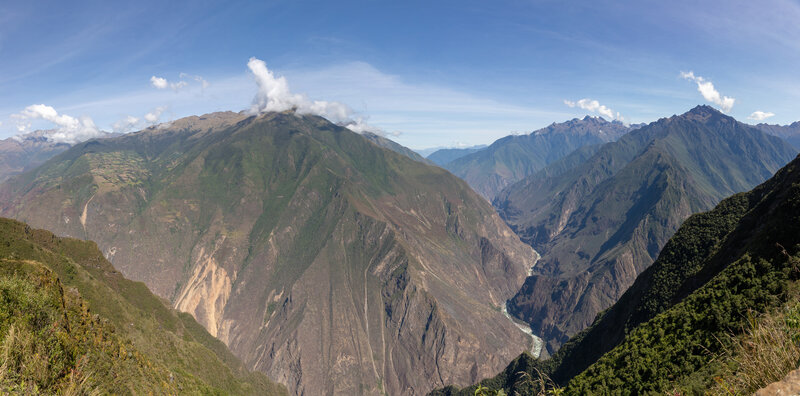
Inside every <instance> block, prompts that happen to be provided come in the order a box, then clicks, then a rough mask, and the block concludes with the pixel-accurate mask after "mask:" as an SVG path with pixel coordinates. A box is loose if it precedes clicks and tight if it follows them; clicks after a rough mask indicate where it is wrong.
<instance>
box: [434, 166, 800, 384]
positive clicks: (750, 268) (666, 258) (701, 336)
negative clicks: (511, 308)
mask: <svg viewBox="0 0 800 396" xmlns="http://www.w3.org/2000/svg"><path fill="white" fill-rule="evenodd" d="M799 290H800V159H796V160H795V161H793V162H792V163H790V164H789V165H787V166H786V167H785V168H783V169H782V170H780V171H779V172H778V173H777V174H776V175H775V176H774V177H773V178H772V179H770V180H769V181H767V182H765V183H764V184H762V185H760V186H759V187H757V188H756V189H754V190H752V191H750V192H748V193H743V194H737V195H734V196H732V197H730V198H728V199H726V200H724V201H722V202H721V203H720V204H719V205H718V206H717V207H716V208H715V209H714V210H712V211H710V212H707V213H702V214H698V215H694V216H692V217H691V218H689V219H688V220H687V221H686V222H685V223H684V224H683V225H682V226H681V228H680V229H679V230H678V231H677V232H676V234H675V236H674V237H673V238H671V239H670V241H669V242H668V243H667V244H666V246H665V248H664V249H663V251H662V252H661V254H660V255H659V257H658V259H657V260H656V261H655V263H654V264H653V265H652V266H651V267H650V268H649V269H648V270H646V271H645V272H644V273H642V274H641V275H640V276H639V277H638V278H637V280H636V282H635V283H634V284H633V286H631V288H629V289H628V291H626V292H625V294H624V295H623V296H622V297H621V298H620V300H619V301H618V302H617V303H616V304H614V305H613V306H612V307H611V308H609V309H608V310H606V311H604V312H602V313H601V314H599V315H598V317H597V318H596V319H595V321H594V323H593V324H592V326H590V327H589V328H587V329H586V330H584V331H583V332H581V333H579V334H578V335H576V336H575V337H573V338H572V339H571V340H570V341H569V342H568V343H566V344H565V345H564V346H563V347H562V348H561V349H560V350H559V351H558V353H557V354H555V355H554V357H553V358H551V359H549V360H546V361H537V360H534V359H533V358H531V357H529V356H527V355H523V356H520V357H519V358H518V359H517V360H515V361H514V362H512V364H511V365H509V367H508V368H507V369H506V370H505V371H504V372H503V373H501V374H500V375H498V376H497V377H495V378H492V379H489V380H485V381H482V382H481V384H482V385H483V386H487V387H489V388H491V389H504V390H505V391H506V392H507V393H509V394H514V392H519V394H526V393H525V392H527V390H526V389H524V388H521V387H520V386H519V385H517V382H518V380H519V378H521V376H522V375H525V374H527V375H538V374H541V375H543V376H549V377H552V378H553V381H554V383H555V384H559V385H562V386H565V388H564V390H563V391H564V393H565V394H570V395H572V394H574V395H591V394H621V395H629V394H664V393H665V392H670V393H671V394H672V393H677V394H701V393H704V392H712V393H718V394H746V393H749V392H752V391H754V390H755V389H758V388H759V387H762V386H764V385H766V384H767V383H769V382H771V381H775V380H778V379H780V378H782V377H783V376H784V375H785V374H786V373H787V372H788V371H789V370H790V369H793V368H796V366H797V363H798V359H799V358H800V344H798V341H800V292H799ZM473 389H474V388H473ZM471 391H472V390H471V389H465V390H457V389H453V388H448V389H445V390H443V391H439V392H440V393H437V394H444V395H456V394H458V395H468V394H470V392H471Z"/></svg>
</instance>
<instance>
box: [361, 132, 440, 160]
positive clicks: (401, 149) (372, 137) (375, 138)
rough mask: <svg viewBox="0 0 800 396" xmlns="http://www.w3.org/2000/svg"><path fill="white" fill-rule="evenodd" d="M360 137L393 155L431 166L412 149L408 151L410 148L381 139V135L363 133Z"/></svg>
mask: <svg viewBox="0 0 800 396" xmlns="http://www.w3.org/2000/svg"><path fill="white" fill-rule="evenodd" d="M361 136H363V137H365V138H367V140H369V141H370V142H372V143H375V144H377V145H378V146H380V147H383V148H385V149H389V150H392V151H394V152H395V153H398V154H402V155H405V156H406V157H408V158H411V159H413V160H414V161H419V162H422V163H425V164H431V161H428V160H427V159H425V157H423V156H421V155H419V154H417V152H416V151H414V150H412V149H410V148H408V147H406V146H403V145H401V144H399V143H397V142H395V141H393V140H391V139H387V138H385V137H383V136H381V135H377V134H374V133H372V132H363V133H362V134H361Z"/></svg>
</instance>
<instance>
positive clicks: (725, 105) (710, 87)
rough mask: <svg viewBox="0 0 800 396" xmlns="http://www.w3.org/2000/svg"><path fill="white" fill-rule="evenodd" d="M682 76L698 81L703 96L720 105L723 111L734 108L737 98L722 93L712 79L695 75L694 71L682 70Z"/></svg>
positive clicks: (699, 90) (698, 88) (698, 87)
mask: <svg viewBox="0 0 800 396" xmlns="http://www.w3.org/2000/svg"><path fill="white" fill-rule="evenodd" d="M681 77H682V78H684V79H687V80H690V81H694V82H695V83H697V91H698V92H700V94H701V95H703V98H704V99H705V100H707V101H709V102H711V103H714V104H716V105H718V106H719V107H720V108H721V109H722V111H724V112H726V113H727V112H729V111H731V109H732V108H733V103H734V102H735V101H736V99H734V98H731V97H728V96H722V95H720V93H719V91H717V90H716V88H714V84H712V83H711V81H708V80H706V79H705V78H703V77H701V76H695V75H694V72H692V71H689V72H681Z"/></svg>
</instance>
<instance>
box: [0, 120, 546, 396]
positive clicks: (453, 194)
mask: <svg viewBox="0 0 800 396" xmlns="http://www.w3.org/2000/svg"><path fill="white" fill-rule="evenodd" d="M0 200H1V201H2V202H3V203H4V204H3V208H2V214H3V215H6V216H12V217H15V218H18V219H22V220H25V221H28V222H30V223H31V224H32V225H34V226H37V227H47V228H49V229H51V230H53V231H54V232H56V233H57V234H60V235H67V236H73V237H77V238H83V239H91V240H94V241H96V242H97V244H98V246H99V248H100V249H101V250H102V251H103V253H104V255H105V256H106V257H107V258H108V259H109V261H111V262H112V263H113V264H114V266H115V267H116V268H118V269H119V270H120V271H121V272H122V273H123V274H125V276H127V277H130V278H132V279H135V280H140V281H143V282H145V284H147V286H148V287H149V288H150V289H151V290H153V291H154V292H155V293H156V294H158V295H159V296H161V297H163V298H165V299H168V300H169V301H170V302H171V304H172V305H173V306H174V307H175V308H177V309H179V310H181V311H184V312H189V313H191V314H192V315H193V316H194V317H195V318H196V319H197V321H198V322H200V323H201V324H202V325H203V326H205V327H206V329H208V331H209V332H210V333H211V334H212V335H214V336H216V337H217V338H219V339H220V340H222V341H223V342H224V343H225V344H227V345H228V347H229V348H230V349H231V350H232V351H233V353H234V354H235V355H237V356H238V357H239V358H241V359H242V360H243V361H244V363H245V364H246V365H247V367H248V368H251V369H255V370H259V371H261V372H264V373H266V374H267V375H268V376H269V377H270V378H273V379H275V380H277V381H278V382H281V383H283V384H285V385H286V386H287V388H288V389H289V392H290V393H292V394H305V395H318V394H348V395H352V394H382V393H388V394H392V395H413V394H424V393H425V392H427V391H429V390H430V389H432V388H434V387H437V386H443V385H445V384H449V383H457V384H464V385H466V384H468V383H471V382H473V381H475V380H477V379H479V378H482V377H485V376H487V375H489V374H491V373H494V372H496V371H498V370H499V369H500V368H502V367H504V366H505V364H507V363H508V361H510V360H511V359H512V358H513V357H514V356H516V355H518V354H519V353H520V352H521V351H525V350H530V349H531V347H532V340H531V338H530V337H529V336H528V335H526V334H524V333H523V332H522V331H521V330H520V329H518V328H517V327H516V325H515V324H514V323H512V322H511V321H509V320H507V319H506V318H505V317H504V316H503V313H502V307H503V305H504V304H505V302H506V300H507V299H508V298H510V297H512V296H513V295H514V293H516V291H517V290H518V289H519V287H520V286H521V284H522V282H523V280H524V278H525V276H526V275H527V273H528V272H529V270H530V268H531V267H532V266H533V265H534V263H535V260H536V258H537V256H536V253H535V252H534V251H533V250H532V249H531V248H530V247H529V246H527V245H525V244H523V243H522V242H520V241H519V238H518V237H517V236H516V235H515V234H514V233H513V232H511V230H510V229H509V228H508V227H507V226H506V225H505V224H504V223H503V221H502V220H501V219H500V218H499V217H498V216H497V215H496V214H495V212H494V210H493V209H492V207H491V206H490V205H489V204H488V202H486V201H485V200H484V199H482V198H481V197H479V196H478V195H477V194H475V193H473V192H472V191H471V190H470V189H469V187H468V186H467V185H466V184H465V183H464V182H463V181H461V180H459V179H458V178H456V177H454V176H452V175H451V174H449V173H448V172H446V171H444V170H442V169H440V168H438V167H434V166H429V165H426V164H424V163H421V162H417V161H413V160H411V159H409V158H407V157H406V156H403V155H399V154H396V153H395V152H393V151H390V150H386V149H383V148H381V147H379V146H377V145H375V144H373V143H371V142H370V141H369V140H368V139H365V137H364V136H361V135H358V134H356V133H353V132H350V131H349V130H346V129H344V128H341V127H338V126H336V125H334V124H332V123H330V122H328V121H327V120H325V119H323V118H320V117H316V116H297V115H295V114H293V113H289V112H286V113H268V114H265V115H262V116H258V117H255V116H247V115H245V114H240V113H214V114H209V115H205V116H201V117H189V118H185V119H181V120H178V121H175V122H173V123H172V125H171V126H170V127H169V128H166V129H155V128H150V129H147V130H144V131H141V132H137V133H132V134H127V135H124V136H121V137H118V138H114V139H104V140H93V141H89V142H85V143H82V144H78V145H76V146H74V147H73V148H71V149H70V150H67V151H66V152H64V153H62V154H60V155H58V156H56V157H54V158H53V159H52V160H51V161H49V162H48V163H47V164H46V165H44V166H42V167H40V168H38V169H36V170H35V171H33V172H28V173H25V174H23V175H20V176H18V177H15V178H12V179H11V180H9V181H8V182H6V183H5V184H3V186H2V187H0Z"/></svg>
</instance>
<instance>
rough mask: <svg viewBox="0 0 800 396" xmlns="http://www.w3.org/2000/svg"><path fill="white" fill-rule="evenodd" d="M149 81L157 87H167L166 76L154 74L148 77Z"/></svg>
mask: <svg viewBox="0 0 800 396" xmlns="http://www.w3.org/2000/svg"><path fill="white" fill-rule="evenodd" d="M150 83H151V84H153V86H154V87H156V88H158V89H167V87H168V86H169V84H168V83H167V79H166V78H161V77H156V76H153V77H150Z"/></svg>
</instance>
